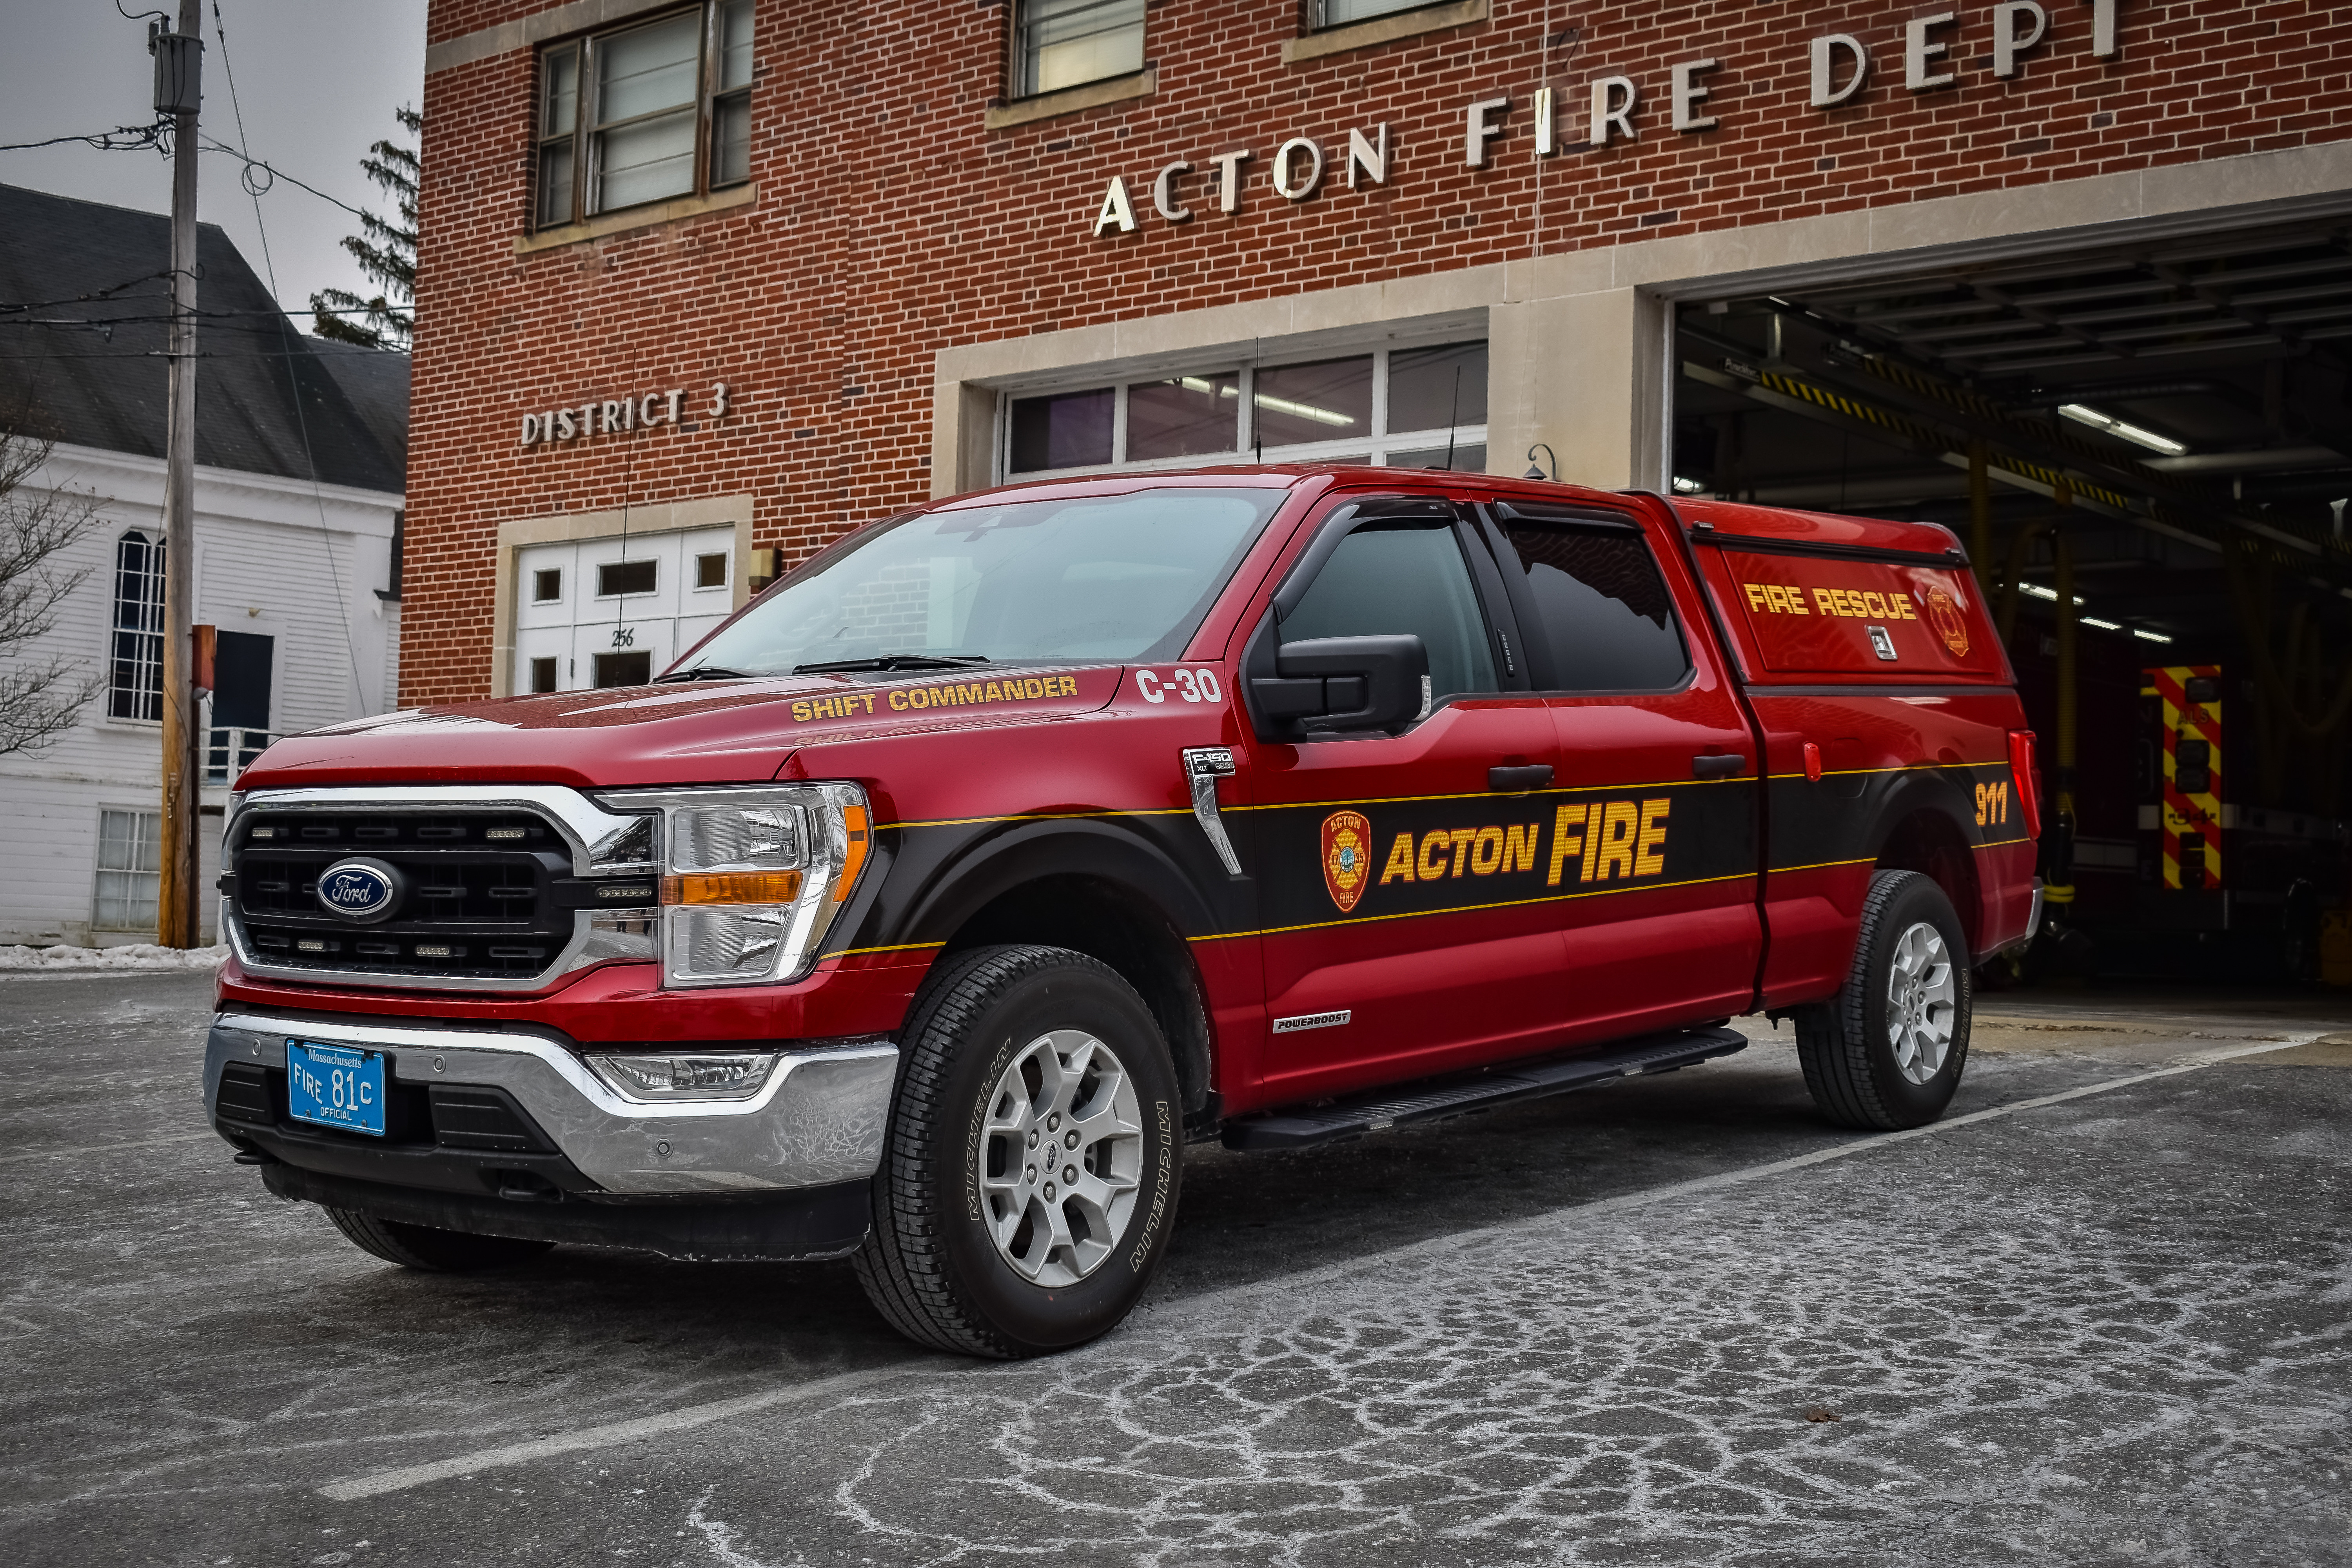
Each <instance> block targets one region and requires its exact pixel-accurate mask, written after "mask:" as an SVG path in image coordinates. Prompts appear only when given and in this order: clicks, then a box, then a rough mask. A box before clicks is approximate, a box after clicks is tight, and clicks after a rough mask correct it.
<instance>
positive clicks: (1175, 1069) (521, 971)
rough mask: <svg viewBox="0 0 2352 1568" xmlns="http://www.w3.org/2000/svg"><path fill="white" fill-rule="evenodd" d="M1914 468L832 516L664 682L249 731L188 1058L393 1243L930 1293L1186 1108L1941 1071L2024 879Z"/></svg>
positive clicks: (1044, 1244) (1974, 645) (1197, 478)
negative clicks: (1824, 483) (203, 1030)
mask: <svg viewBox="0 0 2352 1568" xmlns="http://www.w3.org/2000/svg"><path fill="white" fill-rule="evenodd" d="M2038 810H2039V803H2038V798H2037V795H2036V773H2035V769H2034V766H2033V744H2032V734H2031V733H2030V732H2029V731H2027V730H2026V729H2025V727H2024V721H2023V714H2022V710H2021V707H2020V705H2019V702H2018V699H2017V695H2016V692H2015V690H2014V678H2013V676H2012V674H2011V669H2010V667H2009V663H2008V659H2007V658H2006V656H2005V654H2004V653H2003V651H2002V648H2001V646H2000V639H1999V638H1998V637H1997V636H1996V635H1995V634H1994V632H1993V630H1992V627H1991V626H1990V623H1989V621H1988V619H1987V617H1986V615H1985V613H1984V609H1983V605H1982V603H1981V601H1980V599H1979V595H1978V590H1977V585H1976V582H1975V579H1974V578H1973V576H1972V575H1971V574H1970V572H1969V567H1968V563H1967V561H1966V559H1965V557H1964V555H1963V553H1962V552H1961V551H1960V549H1959V547H1958V543H1957V542H1956V541H1955V540H1954V538H1953V536H1952V535H1951V534H1950V533H1949V532H1948V531H1946V530H1944V529H1942V528H1939V527H1937V526H1935V525H1933V524H1928V523H1916V522H1914V523H1904V522H1886V521H1869V520H1864V519H1857V518H1850V517H1836V516H1823V515H1813V514H1807V513H1801V512H1792V511H1783V510H1772V509H1768V508H1762V507H1754V506H1740V505H1732V504H1724V503H1717V502H1703V501H1690V500H1679V501H1670V500H1666V499H1665V498H1663V497H1660V496H1655V495H1649V494H1612V493H1605V492H1601V491H1596V490H1587V489H1577V488H1573V487H1570V486H1566V485H1558V484H1549V483H1542V482H1527V481H1516V480H1510V479H1494V478H1488V477H1486V476H1474V475H1466V474H1455V473H1446V472H1429V471H1419V470H1403V469H1390V468H1348V467H1321V466H1306V467H1261V468H1224V469H1209V470H1202V471H1196V472H1188V473H1154V474H1148V475H1123V476H1118V477H1092V478H1084V479H1068V480H1063V481H1058V482H1050V483H1038V484H1030V485H1022V486H1016V487H1013V488H1008V489H996V490H992V491H987V492H983V493H979V494H972V495H966V496H961V497H957V498H955V499H953V500H944V501H940V502H938V503H936V504H933V505H930V506H927V507H924V508H921V509H920V510H915V511H912V512H909V513H907V514H904V515H901V516H897V517H892V518H889V519H887V520H885V521H878V522H876V523H874V524H872V525H870V526H867V527H866V528H864V529H861V530H859V531H856V532H854V533H851V534H850V535H848V536H847V537H845V538H844V539H842V540H840V541H839V542H836V543H835V544H834V545H832V546H831V547H829V548H827V549H825V550H824V551H822V552H819V553H818V554H816V555H814V557H812V558H811V559H809V560H808V561H807V562H805V563H803V564H802V565H801V566H799V567H798V568H797V569H796V570H794V571H793V572H791V573H790V574H787V575H786V576H784V577H783V578H782V579H781V580H780V581H779V582H777V583H776V584H774V585H773V586H772V587H770V588H769V589H768V590H767V591H766V592H765V593H763V594H761V595H760V596H759V597H758V598H757V599H756V600H754V601H753V602H752V603H751V605H748V606H747V607H746V608H745V609H743V610H742V611H740V612H739V613H738V614H737V615H735V616H733V617H732V618H731V619H730V620H729V621H727V622H726V623H725V624H724V625H722V626H720V627H719V629H718V630H716V631H715V632H713V633H711V634H710V636H709V637H706V638H705V639H704V640H703V641H702V642H701V643H700V644H699V645H698V647H695V648H693V649H692V650H691V651H690V652H688V654H687V655H686V656H685V657H684V658H681V659H680V660H679V661H678V662H677V664H676V665H675V666H673V667H672V668H670V669H669V670H668V671H667V672H666V673H665V674H664V675H662V676H661V677H660V679H657V680H656V681H655V682H654V683H653V684H652V685H649V686H645V687H638V688H632V689H604V690H588V691H571V692H564V693H560V694H553V695H545V696H531V697H515V698H509V699H505V700H492V701H480V702H467V703H457V704H452V705H449V706H446V707H439V708H430V709H424V710H413V711H407V712H401V713H394V714H390V715H387V716H383V717H380V718H375V719H369V720H364V721H358V722H353V723H348V724H342V725H338V726H335V727H333V728H331V729H327V730H322V731H315V732H312V733H310V734H307V735H299V736H295V737H292V738H289V739H286V740H282V741H280V742H278V743H277V744H275V745H273V746H272V747H270V748H269V750H268V752H267V753H266V754H265V755H264V756H263V757H262V758H261V759H260V760H259V761H258V762H257V763H255V764H254V766H253V767H252V768H251V769H250V770H249V771H247V773H245V774H244V775H243V777H242V778H241V780H240V781H239V784H238V788H237V790H236V795H235V802H234V805H232V807H231V808H230V814H229V816H228V819H227V821H226V825H225V828H226V834H225V839H224V847H223V855H224V865H225V868H226V869H225V870H224V872H223V875H222V879H221V894H222V900H223V902H222V910H221V929H222V931H224V932H225V933H226V941H227V942H229V943H230V944H231V948H232V953H231V956H230V958H229V960H228V962H227V963H226V964H225V965H224V967H223V969H222V971H221V976H220V982H219V1002H218V1013H217V1016H216V1017H215V1020H214V1023H213V1026H212V1029H211V1033H210V1036H209V1039H208V1043H207V1048H206V1051H205V1068H204V1094H205V1110H206V1111H207V1113H208V1115H209V1116H210V1117H211V1119H212V1122H213V1125H214V1126H215V1128H216V1129H217V1130H218V1131H219V1132H220V1134H221V1136H223V1137H224V1138H226V1140H227V1141H228V1142H230V1143H231V1144H233V1145H235V1147H236V1151H237V1153H236V1158H237V1159H238V1160H239V1161H240V1162H242V1163H247V1164H251V1165H255V1166H257V1167H258V1168H259V1173H260V1175H261V1177H262V1179H263V1181H264V1182H265V1183H267V1184H268V1187H269V1190H270V1191H271V1192H273V1193H276V1194H278V1195H279V1196H281V1197H285V1198H290V1199H302V1200H308V1201H310V1202H312V1203H316V1204H319V1205H321V1206H323V1207H324V1208H325V1209H326V1211H327V1213H328V1215H330V1216H331V1218H332V1220H333V1222H334V1224H335V1225H336V1226H339V1227H340V1228H341V1230H342V1232H343V1233H344V1235H346V1236H347V1237H350V1239H351V1240H352V1241H353V1242H354V1243H356V1244H357V1245H358V1246H360V1247H363V1248H365V1249H366V1250H368V1251H369V1252H371V1253H373V1254H375V1255H376V1256H378V1257H380V1258H386V1259H389V1260H390V1261H392V1262H394V1263H396V1264H401V1265H404V1266H406V1267H409V1268H427V1269H467V1268H489V1267H495V1266H499V1265H502V1264H507V1263H511V1262H514V1261H516V1260H519V1259H520V1258H526V1257H529V1256H530V1255H531V1254H533V1253H535V1252H537V1251H540V1250H541V1249H543V1248H545V1247H549V1246H551V1245H554V1244H557V1243H562V1242H579V1243H591V1244H597V1245H606V1246H623V1247H639V1248H646V1249H651V1250H654V1251H656V1252H660V1253H664V1254H667V1255H669V1256H671V1257H677V1258H714V1259H715V1258H834V1257H841V1256H845V1255H854V1256H855V1258H856V1268H857V1270H858V1273H859V1276H860V1278H861V1279H863V1280H864V1282H865V1284H866V1289H867V1291H868V1293H869V1295H870V1296H871V1297H872V1299H873V1300H874V1302H875V1304H876V1306H877V1308H878V1309H879V1310H881V1311H882V1313H883V1314H884V1315H885V1316H886V1317H887V1318H888V1320H889V1321H891V1322H892V1323H893V1324H895V1325H896V1326H897V1327H898V1329H900V1330H901V1331H904V1332H906V1333H907V1334H908V1335H910V1336H911V1337H913V1338H914V1339H916V1340H918V1341H920V1342H924V1343H927V1344H930V1345H934V1346H938V1347H941V1348H945V1349H949V1350H953V1351H958V1352H969V1353H975V1354H981V1355H993V1356H1017V1355H1025V1354H1033V1353H1037V1352H1046V1351H1051V1350H1055V1349H1057V1348H1060V1347H1065V1346H1069V1345H1074V1344H1077V1343H1080V1342H1085V1341H1087V1340H1088V1339H1090V1338H1092V1337H1094V1336H1096V1335H1098V1334H1100V1333H1102V1332H1103V1331H1106V1330H1108V1329H1109V1328H1110V1327H1112V1326H1113V1325H1115V1324H1117V1323H1118V1321H1120V1320H1121V1318H1122V1317H1123V1316H1124V1315H1125V1314H1126V1313H1127V1312H1128V1311H1129V1309H1130V1308H1131V1307H1132V1306H1133V1305H1134V1304H1135V1302H1136V1300H1137V1299H1138V1297H1139V1295H1140V1294H1141V1292H1142V1291H1143V1290H1144V1289H1145V1287H1146V1285H1147V1284H1148V1282H1149V1281H1150V1278H1151V1275H1152V1271H1153V1269H1154V1268H1155V1266H1156V1265H1157V1264H1158V1262H1159V1260H1160V1257H1161V1256H1162V1254H1163V1253H1164V1252H1165V1251H1166V1250H1167V1247H1168V1241H1169V1234H1170V1229H1171V1226H1172V1225H1173V1223H1174V1220H1175V1215H1176V1204H1177V1195H1178V1192H1179V1190H1180V1188H1181V1178H1182V1170H1183V1157H1184V1150H1185V1147H1186V1145H1187V1144H1188V1142H1198V1141H1201V1140H1205V1139H1212V1138H1222V1140H1223V1142H1224V1143H1225V1144H1226V1145H1227V1146H1228V1147H1231V1148H1234V1149H1242V1150H1270V1149H1295V1148H1299V1147H1303V1146H1307V1145H1311V1144H1314V1143H1317V1142H1322V1141H1326V1140H1330V1139H1337V1138H1345V1137H1351V1136H1358V1135H1362V1134H1365V1133H1368V1132H1377V1131H1380V1130H1381V1129H1384V1128H1388V1127H1391V1126H1393V1125H1396V1124H1400V1123H1404V1122H1408V1121H1415V1120H1421V1119H1425V1118H1431V1117H1436V1116H1442V1115H1446V1114H1450V1113H1455V1112H1461V1111H1466V1110H1477V1109H1481V1108H1484V1107H1487V1106H1491V1105H1495V1104H1498V1103H1502V1102H1505V1101H1508V1100H1516V1099H1524V1098H1527V1097H1530V1096H1536V1095H1541V1094H1546V1093H1551V1092H1555V1091H1558V1090H1561V1089H1572V1088H1575V1087H1577V1086H1580V1085H1584V1084H1591V1083H1596V1082H1599V1081H1601V1080H1603V1079H1610V1078H1615V1077H1621V1076H1623V1075H1628V1074H1633V1073H1640V1072H1652V1071H1658V1070H1664V1069H1670V1068H1679V1067H1684V1066H1688V1065H1691V1064H1694V1063H1696V1062H1700V1061H1703V1060H1705V1059H1706V1058H1711V1057H1716V1056H1720V1055H1723V1054H1726V1053H1727V1052H1730V1051H1734V1050H1737V1049H1738V1048H1740V1047H1741V1045H1742V1044H1743V1037H1741V1036H1740V1035H1739V1034H1738V1033H1736V1032H1734V1031H1732V1030H1730V1029H1728V1028H1726V1027H1725V1025H1726V1023H1727V1021H1728V1020H1729V1018H1730V1017H1731V1016H1734V1015H1738V1014H1745V1013H1749V1012H1755V1011H1769V1012H1771V1013H1773V1014H1775V1015H1778V1016H1793V1018H1794V1020H1795V1025H1796V1030H1797V1040H1798V1045H1799V1050H1800V1055H1801V1060H1802V1063H1803V1068H1804V1074H1805V1080H1806V1083H1807V1085H1808V1087H1809V1088H1810V1089H1811V1092H1812V1094H1813V1096H1814V1098H1815V1100H1817V1101H1818V1103H1819V1105H1820V1107H1821V1109H1822V1111H1823V1112H1824V1113H1825V1114H1826V1115H1827V1116H1828V1117H1830V1118H1831V1119H1832V1120H1833V1121H1837V1122H1840V1123H1842V1124H1844V1125H1847V1126H1853V1127H1877V1128H1888V1127H1909V1126H1915V1125H1918V1124H1920V1123H1924V1122H1927V1121H1931V1120H1933V1119H1934V1118H1935V1117H1937V1115H1938V1114H1940V1113H1941V1112H1942V1110H1943V1109H1944V1107H1945V1106H1946V1104H1947V1103H1948V1101H1949V1100H1950V1099H1951V1097H1952V1093H1953V1090H1954V1089H1955V1087H1956V1086H1957V1084H1958V1080H1959V1077H1960V1072H1961V1069H1962V1068H1963V1066H1964V1064H1965V1063H1966V1061H1967V1059H1968V1047H1969V975H1970V969H1971V966H1972V964H1974V963H1978V962H1980V961H1981V960H1983V959H1985V958H1987V957H1989V956H1990V955H1991V954H1992V953H1994V952H1999V951H2001V950H2004V949H2006V948H2009V947H2011V946H2012V945H2014V944H2016V943H2019V942H2023V941H2025V940H2027V939H2028V938H2029V937H2030V935H2031V933H2032V930H2033V927H2034V924H2035V921H2037V919H2038V917H2039V913H2040V891H2039V884H2038V883H2037V882H2036V880H2035V878H2034V875H2033V872H2034V864H2035V843H2034V840H2035V838H2036V837H2037V836H2038V833H2039V825H2038V821H2037V814H2038Z"/></svg>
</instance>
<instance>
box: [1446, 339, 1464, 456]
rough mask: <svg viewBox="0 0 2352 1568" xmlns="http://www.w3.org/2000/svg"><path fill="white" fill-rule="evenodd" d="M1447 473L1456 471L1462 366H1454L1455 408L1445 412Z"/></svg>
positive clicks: (1457, 364) (1460, 411) (1460, 420)
mask: <svg viewBox="0 0 2352 1568" xmlns="http://www.w3.org/2000/svg"><path fill="white" fill-rule="evenodd" d="M1445 423H1446V426H1447V429H1446V432H1445V471H1446V472H1447V473H1449V474H1450V473H1452V472H1453V471H1454V428H1453V427H1454V426H1458V425H1460V424H1461V423H1462V366H1461V364H1460V363H1458V362H1457V363H1455V364H1454V406H1453V407H1451V408H1449V409H1447V410H1446V411H1445Z"/></svg>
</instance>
